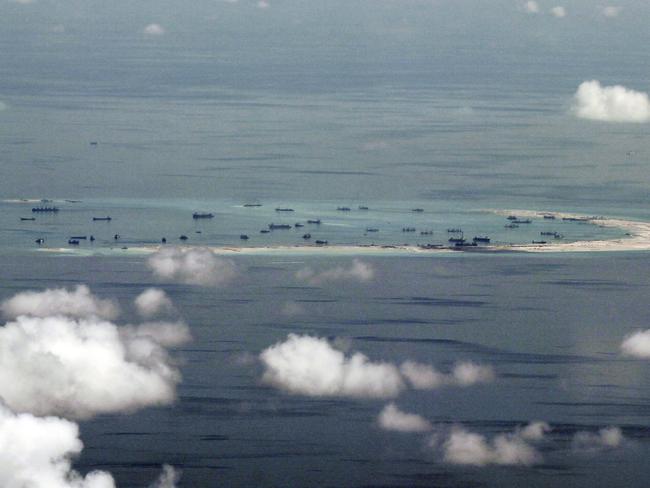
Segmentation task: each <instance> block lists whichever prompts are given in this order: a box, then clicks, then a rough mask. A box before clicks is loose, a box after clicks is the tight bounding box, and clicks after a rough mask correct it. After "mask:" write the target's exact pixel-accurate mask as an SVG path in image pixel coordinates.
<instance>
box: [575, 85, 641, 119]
mask: <svg viewBox="0 0 650 488" xmlns="http://www.w3.org/2000/svg"><path fill="white" fill-rule="evenodd" d="M572 110H573V112H574V113H575V115H576V116H577V117H580V118H583V119H589V120H599V121H604V122H637V123H639V122H647V121H648V120H650V100H648V94H647V93H643V92H637V91H634V90H630V89H628V88H625V87H624V86H620V85H615V86H601V85H600V82H598V81H596V80H592V81H585V82H583V83H581V84H580V86H579V87H578V91H576V93H575V95H574V103H573V108H572Z"/></svg>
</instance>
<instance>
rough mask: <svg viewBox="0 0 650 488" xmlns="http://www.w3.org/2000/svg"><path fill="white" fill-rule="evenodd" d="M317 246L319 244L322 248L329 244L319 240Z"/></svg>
mask: <svg viewBox="0 0 650 488" xmlns="http://www.w3.org/2000/svg"><path fill="white" fill-rule="evenodd" d="M316 244H318V245H320V246H322V245H325V244H327V241H321V240H317V241H316Z"/></svg>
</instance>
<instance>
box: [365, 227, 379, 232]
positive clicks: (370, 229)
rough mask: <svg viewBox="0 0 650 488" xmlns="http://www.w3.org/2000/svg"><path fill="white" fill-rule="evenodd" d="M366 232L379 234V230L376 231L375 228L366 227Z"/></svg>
mask: <svg viewBox="0 0 650 488" xmlns="http://www.w3.org/2000/svg"><path fill="white" fill-rule="evenodd" d="M366 232H379V229H377V228H375V227H368V228H367V229H366Z"/></svg>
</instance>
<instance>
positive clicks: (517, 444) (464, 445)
mask: <svg viewBox="0 0 650 488" xmlns="http://www.w3.org/2000/svg"><path fill="white" fill-rule="evenodd" d="M540 425H545V424H543V423H541V424H537V425H535V426H534V427H531V428H530V429H529V428H528V427H525V428H524V429H522V430H516V431H515V432H514V433H509V434H499V435H497V436H496V437H494V439H492V441H489V440H488V439H487V438H486V437H485V436H483V435H481V434H476V433H473V432H469V431H467V430H465V429H463V428H462V427H458V426H457V427H454V428H453V429H452V430H451V433H450V434H449V436H448V438H447V439H446V440H445V441H444V444H443V446H442V448H443V451H444V460H445V462H448V463H451V464H467V465H472V466H486V465H488V464H501V465H526V466H528V465H531V464H535V463H539V462H540V461H541V459H542V457H541V455H540V454H539V452H538V451H537V449H535V447H534V446H532V445H531V444H530V443H529V442H530V441H532V440H541V439H542V438H543V432H544V430H543V429H542V428H540ZM529 427H530V426H529ZM525 432H528V434H529V437H526V436H525V435H524V434H523V433H525ZM534 434H538V435H537V436H536V435H534Z"/></svg>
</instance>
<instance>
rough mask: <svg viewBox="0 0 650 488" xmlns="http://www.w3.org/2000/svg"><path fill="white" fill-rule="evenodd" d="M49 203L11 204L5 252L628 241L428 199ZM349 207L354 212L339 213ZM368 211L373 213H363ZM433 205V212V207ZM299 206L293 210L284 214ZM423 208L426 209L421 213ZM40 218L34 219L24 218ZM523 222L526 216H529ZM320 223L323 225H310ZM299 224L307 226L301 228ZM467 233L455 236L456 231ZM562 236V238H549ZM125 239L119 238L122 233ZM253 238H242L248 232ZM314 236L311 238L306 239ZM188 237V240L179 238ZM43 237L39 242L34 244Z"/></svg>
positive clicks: (619, 233)
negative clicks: (454, 240) (45, 209)
mask: <svg viewBox="0 0 650 488" xmlns="http://www.w3.org/2000/svg"><path fill="white" fill-rule="evenodd" d="M38 205H43V204H42V203H34V202H4V203H1V204H0V209H1V210H2V213H1V215H2V216H1V217H0V225H2V229H3V231H2V232H1V233H0V246H1V248H2V250H3V251H4V252H12V251H21V252H23V251H29V250H36V249H39V248H40V249H57V248H69V249H77V248H78V249H79V251H83V252H93V251H106V250H107V249H121V248H122V247H127V248H128V247H141V246H151V245H156V244H160V243H161V240H162V238H163V237H164V238H166V239H167V242H168V244H170V245H173V244H184V245H197V246H215V247H222V246H229V247H230V246H232V247H274V246H302V245H314V243H315V242H316V240H321V241H327V242H328V244H330V245H340V246H368V245H377V246H387V245H404V244H408V245H411V246H418V245H427V244H437V245H441V246H450V245H452V244H450V243H449V241H448V239H449V238H450V237H459V236H464V237H465V238H466V239H467V240H468V241H471V240H472V238H473V237H475V236H488V237H489V238H490V244H493V245H499V244H530V243H531V242H532V241H533V240H535V241H540V240H546V241H547V242H549V243H554V242H574V241H581V240H595V239H613V238H621V237H624V234H625V231H624V230H622V229H615V228H602V227H599V226H597V225H593V224H587V223H584V222H567V221H563V220H562V219H561V218H557V219H555V220H547V219H542V218H535V219H531V220H532V222H531V223H530V224H519V227H518V228H514V229H511V228H506V227H505V225H506V224H508V223H509V222H508V221H507V220H506V219H505V216H503V215H499V214H497V213H495V212H492V211H487V210H477V209H466V210H462V209H459V208H455V209H451V208H448V209H440V208H437V207H436V206H434V205H431V204H429V205H427V204H426V202H421V201H420V202H383V201H374V202H373V204H372V206H369V205H365V204H361V205H360V204H352V203H347V202H346V203H343V204H341V203H339V204H337V203H336V202H333V201H327V202H286V201H283V202H279V201H278V202H269V203H266V202H265V203H264V204H261V203H260V205H262V206H260V207H245V206H244V204H242V203H234V202H223V201H221V202H220V201H198V200H194V201H183V200H181V201H176V200H174V201H169V200H168V201H162V200H134V199H88V200H81V201H74V202H70V201H66V200H65V199H64V200H61V201H54V202H52V203H47V204H46V205H56V206H57V208H59V209H60V211H59V212H56V213H33V212H31V208H33V207H34V206H38ZM342 206H345V207H347V208H349V209H350V210H349V211H341V210H337V209H338V208H339V207H342ZM359 206H367V207H368V209H367V210H365V209H359V208H358V207H359ZM425 207H426V209H425ZM277 208H291V209H293V211H292V212H278V211H276V209H277ZM414 209H421V210H422V211H421V212H420V211H414ZM197 211H204V212H210V213H212V214H213V215H214V217H213V218H210V219H193V218H192V214H193V212H197ZM105 216H110V217H111V221H108V222H107V221H93V217H105ZM25 217H26V218H31V217H34V218H35V219H36V220H34V221H21V220H20V219H21V218H25ZM521 218H522V219H523V217H521ZM309 220H312V221H316V220H320V222H321V223H320V224H314V223H311V224H310V223H309ZM271 224H275V225H290V226H291V228H290V229H274V230H271V232H268V233H261V232H260V231H261V230H269V226H270V225H271ZM296 224H300V225H302V227H296V226H295V225H296ZM454 229H455V230H461V231H462V232H461V233H459V232H449V230H454ZM542 232H557V233H558V234H560V235H561V236H562V238H560V239H556V238H555V237H553V236H547V235H542V234H541V233H542ZM116 234H117V235H119V238H118V239H115V235H116ZM242 234H244V235H247V236H248V237H249V239H247V240H242V239H241V237H240V236H241V235H242ZM305 234H309V235H310V236H311V238H310V239H304V237H303V236H304V235H305ZM181 235H185V236H187V237H188V239H187V240H186V241H181V240H180V239H179V237H180V236H181ZM74 236H86V237H87V238H88V239H90V236H93V237H95V239H96V240H95V241H94V242H91V241H89V240H88V239H87V240H83V239H82V240H80V242H79V245H78V246H70V245H68V239H69V238H70V237H74ZM39 238H43V239H45V242H44V243H43V244H42V245H37V244H36V243H35V242H34V241H35V240H36V239H39Z"/></svg>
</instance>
